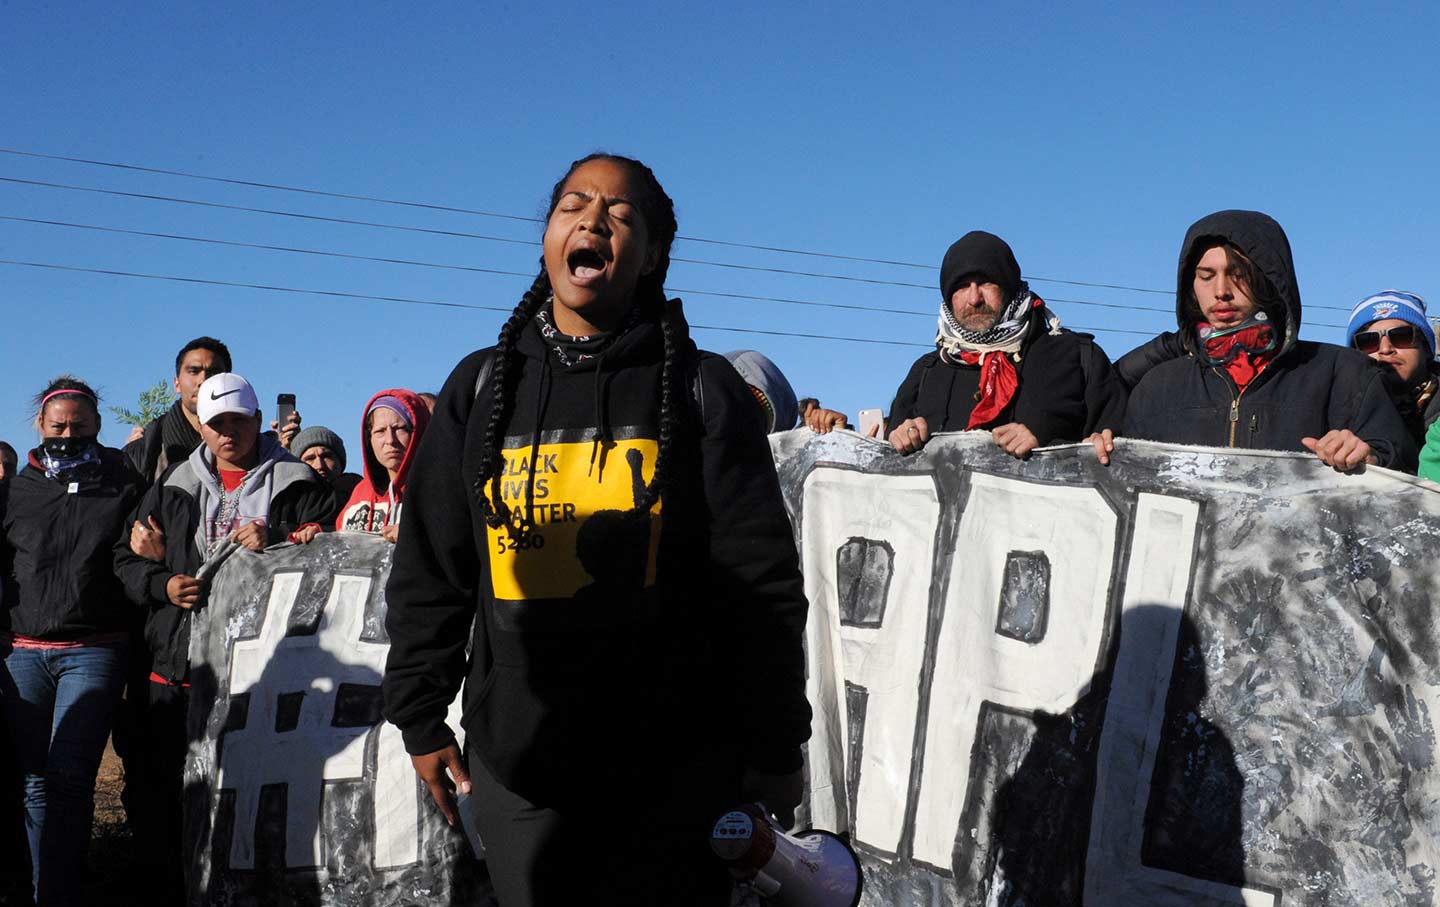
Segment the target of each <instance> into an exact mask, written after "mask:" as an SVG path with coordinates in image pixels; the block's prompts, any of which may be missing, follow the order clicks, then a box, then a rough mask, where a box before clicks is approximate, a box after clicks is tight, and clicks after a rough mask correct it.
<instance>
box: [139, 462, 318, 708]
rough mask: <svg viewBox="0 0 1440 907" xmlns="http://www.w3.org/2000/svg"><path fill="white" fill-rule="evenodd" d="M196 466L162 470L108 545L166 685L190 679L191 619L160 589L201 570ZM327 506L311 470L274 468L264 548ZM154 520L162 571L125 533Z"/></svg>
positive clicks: (291, 464)
mask: <svg viewBox="0 0 1440 907" xmlns="http://www.w3.org/2000/svg"><path fill="white" fill-rule="evenodd" d="M195 459H196V458H195V457H191V458H189V459H186V460H183V461H181V462H179V463H176V464H174V465H172V466H171V467H170V468H169V469H168V470H166V471H165V474H164V475H163V476H162V477H161V479H160V481H159V482H157V483H156V484H154V485H152V486H150V490H149V491H147V492H146V493H145V497H144V498H143V499H142V500H141V501H140V504H139V506H138V507H137V508H136V509H135V512H134V513H132V514H131V516H130V518H129V519H128V520H127V521H126V523H125V525H126V527H127V529H126V531H125V532H123V533H121V535H120V538H119V539H118V540H116V539H114V538H112V539H111V541H112V542H114V549H113V557H114V563H115V572H116V573H117V574H118V575H119V577H120V579H121V580H122V581H123V582H124V584H125V591H126V593H128V595H129V597H130V600H131V601H134V602H136V603H138V604H140V605H143V606H145V607H146V608H148V609H149V617H148V618H147V619H146V621H145V641H146V643H147V644H148V645H149V647H150V651H151V653H153V655H154V659H155V661H154V671H155V673H156V674H159V675H160V676H161V677H163V678H165V679H166V680H167V681H170V682H171V683H184V682H186V681H187V680H188V678H189V671H190V612H189V611H188V610H186V609H184V608H180V607H177V606H175V605H173V604H171V603H170V597H169V595H168V594H167V593H166V591H165V586H166V584H167V583H169V582H170V578H171V577H173V576H177V575H180V574H183V575H186V576H195V575H196V574H197V573H199V571H200V568H201V566H203V565H204V563H205V554H204V552H202V551H201V550H200V547H199V545H198V544H197V543H196V528H197V527H198V526H199V524H200V520H201V518H202V517H201V512H200V507H201V485H200V480H199V478H198V477H197V476H196V474H195V468H196V467H195ZM332 506H333V502H332V498H331V495H330V490H329V489H328V488H326V487H325V486H323V485H322V484H320V482H319V480H318V479H317V478H316V476H315V473H314V472H313V471H312V470H311V469H310V467H309V466H306V465H305V464H304V463H301V462H300V461H299V460H296V459H294V458H293V457H292V458H289V459H288V460H285V461H284V462H281V463H277V464H276V467H275V484H274V488H273V492H272V496H271V498H270V516H269V520H268V522H267V524H266V535H267V539H266V544H268V545H275V544H279V543H280V542H283V541H285V538H286V536H288V535H289V534H290V533H291V532H294V531H295V530H296V529H297V528H299V527H300V526H303V525H304V524H306V523H319V522H320V521H321V520H322V519H324V517H325V515H326V514H327V513H328V512H329V511H330V509H331V507H332ZM152 516H153V517H154V518H155V522H156V523H158V524H159V525H160V528H161V529H163V530H164V531H165V560H164V562H161V563H157V562H155V561H151V560H147V559H145V558H143V557H140V556H139V555H137V554H135V553H134V552H132V551H131V550H130V533H129V530H128V527H129V526H130V524H131V523H133V522H135V521H139V522H141V523H147V520H148V519H149V518H150V517H152ZM202 602H203V599H202Z"/></svg>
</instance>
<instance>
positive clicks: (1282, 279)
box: [1175, 211, 1300, 355]
mask: <svg viewBox="0 0 1440 907" xmlns="http://www.w3.org/2000/svg"><path fill="white" fill-rule="evenodd" d="M1219 241H1223V242H1228V243H1230V244H1231V245H1233V246H1235V247H1236V248H1237V249H1239V250H1240V251H1241V252H1244V253H1245V255H1246V257H1247V258H1249V259H1250V260H1251V261H1252V262H1254V263H1255V267H1257V268H1259V269H1260V272H1261V273H1262V274H1264V275H1265V276H1266V277H1267V278H1269V280H1270V283H1271V284H1273V285H1274V287H1275V291H1276V293H1277V295H1278V297H1279V302H1278V303H1275V304H1272V305H1270V306H1269V307H1267V308H1266V309H1264V311H1265V314H1266V315H1269V316H1270V317H1271V318H1272V319H1282V320H1283V323H1284V326H1285V331H1284V336H1283V339H1282V342H1281V345H1280V349H1279V351H1278V352H1277V354H1276V355H1283V354H1284V353H1285V352H1286V351H1287V350H1289V349H1290V347H1292V346H1294V345H1295V341H1296V339H1298V337H1299V335H1300V286H1299V283H1298V282H1297V281H1296V279H1295V262H1294V259H1293V258H1292V256H1291V254H1290V240H1289V238H1288V237H1286V235H1285V231H1284V230H1283V229H1282V228H1281V227H1280V224H1278V223H1276V221H1275V219H1274V218H1273V217H1271V216H1270V215H1268V214H1262V213H1260V212H1259V211H1217V212H1215V213H1214V214H1208V215H1206V216H1205V217H1202V218H1200V219H1199V220H1197V221H1196V222H1195V223H1194V224H1192V225H1191V227H1190V229H1189V230H1187V231H1186V233H1185V242H1184V243H1183V244H1182V245H1181V247H1180V265H1179V269H1178V276H1177V278H1176V293H1175V318H1176V321H1177V322H1178V323H1179V325H1180V338H1181V342H1182V343H1184V345H1185V349H1186V350H1187V351H1188V352H1191V353H1193V352H1195V331H1194V327H1195V322H1196V320H1197V319H1198V318H1199V312H1198V311H1197V309H1196V305H1195V302H1194V300H1193V298H1192V297H1193V287H1192V280H1193V274H1194V267H1195V261H1196V260H1197V259H1198V258H1199V257H1200V253H1201V251H1202V250H1203V249H1204V248H1205V247H1206V246H1209V245H1211V244H1214V243H1215V242H1219Z"/></svg>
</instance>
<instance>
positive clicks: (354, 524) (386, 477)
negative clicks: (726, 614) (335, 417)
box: [335, 387, 430, 532]
mask: <svg viewBox="0 0 1440 907" xmlns="http://www.w3.org/2000/svg"><path fill="white" fill-rule="evenodd" d="M381 397H394V398H395V399H397V400H399V401H400V402H401V403H402V404H404V406H405V408H406V409H407V410H409V416H408V417H409V419H410V425H411V426H412V430H411V433H410V445H409V446H408V447H406V448H405V456H404V457H403V458H402V459H401V460H400V469H399V470H397V471H396V473H395V481H394V482H391V481H390V474H389V473H388V472H386V470H385V467H384V466H381V465H380V461H379V460H378V459H376V458H375V450H374V448H372V447H371V446H370V432H369V431H368V430H367V429H366V426H365V422H366V419H365V416H366V415H367V414H368V413H369V412H370V407H371V406H374V405H375V401H376V400H379V399H380V398H381ZM429 424H430V408H429V407H427V406H426V405H425V402H424V401H423V400H421V399H420V397H419V396H418V395H416V394H415V393H413V392H411V391H407V390H404V389H402V388H396V387H392V388H390V389H389V390H383V391H380V392H379V393H378V394H376V395H375V396H373V397H371V398H370V402H368V403H366V404H365V409H364V411H363V412H362V413H361V417H360V449H361V450H363V451H364V452H365V478H364V479H363V480H361V481H360V482H359V483H358V484H357V485H356V486H355V490H354V491H352V492H351V493H350V500H349V501H348V502H347V503H346V504H345V507H344V508H343V509H342V510H341V511H340V517H339V518H338V519H337V520H336V521H335V528H336V529H354V530H357V531H359V532H380V531H381V530H382V529H384V528H385V527H386V526H388V525H390V524H391V523H398V522H399V521H400V509H401V505H402V504H403V502H404V498H405V488H406V485H407V484H408V483H409V479H410V466H411V464H413V463H414V462H415V454H416V452H417V451H418V450H419V449H420V439H421V438H422V437H424V435H425V427H426V426H427V425H429Z"/></svg>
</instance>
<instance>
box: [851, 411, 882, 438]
mask: <svg viewBox="0 0 1440 907" xmlns="http://www.w3.org/2000/svg"><path fill="white" fill-rule="evenodd" d="M855 418H856V419H857V420H859V422H860V434H861V435H862V436H864V437H866V438H879V439H880V440H882V441H883V440H885V416H884V414H883V413H881V412H880V410H878V409H862V410H860V413H859V414H858V415H857V416H856V417H855Z"/></svg>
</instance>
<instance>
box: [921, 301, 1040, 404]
mask: <svg viewBox="0 0 1440 907" xmlns="http://www.w3.org/2000/svg"><path fill="white" fill-rule="evenodd" d="M1037 317H1038V318H1041V319H1043V320H1044V322H1045V323H1046V325H1047V326H1048V330H1049V332H1050V333H1052V334H1058V333H1060V319H1059V318H1058V317H1056V316H1055V315H1054V313H1052V312H1051V311H1050V310H1049V309H1047V308H1046V307H1045V301H1044V300H1042V299H1041V298H1040V297H1039V296H1036V295H1035V294H1034V293H1031V292H1030V289H1029V287H1027V286H1025V285H1023V284H1022V285H1021V287H1020V292H1019V293H1018V294H1017V295H1016V297H1015V298H1014V299H1013V300H1011V301H1010V303H1009V304H1008V305H1006V306H1005V309H1004V310H1003V311H1002V312H1001V313H1000V317H999V318H998V319H996V321H995V324H994V325H993V326H992V327H990V328H989V329H988V330H984V331H971V330H967V329H966V328H965V327H964V326H962V325H961V324H960V322H959V321H958V320H956V318H955V313H954V312H952V311H951V310H950V302H949V300H943V301H942V302H941V303H940V319H939V330H938V332H937V333H936V335H935V348H936V349H937V350H938V351H939V353H940V359H941V361H943V362H945V363H947V364H949V365H960V364H963V365H978V366H980V389H979V390H977V391H976V392H975V408H974V409H972V410H971V411H970V419H969V421H968V422H967V424H966V426H965V428H966V430H967V431H968V430H970V429H976V428H982V427H984V426H986V425H988V424H989V423H991V422H993V421H994V420H995V419H997V418H998V417H999V416H1000V414H1001V413H1003V412H1004V411H1005V408H1006V407H1008V406H1009V405H1010V401H1011V400H1012V399H1014V397H1015V392H1016V390H1018V389H1019V386H1020V375H1019V373H1018V372H1017V371H1016V369H1015V363H1016V362H1019V361H1020V347H1021V345H1022V344H1023V343H1024V341H1025V335H1026V334H1027V333H1028V332H1029V330H1030V323H1031V319H1033V318H1037Z"/></svg>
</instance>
